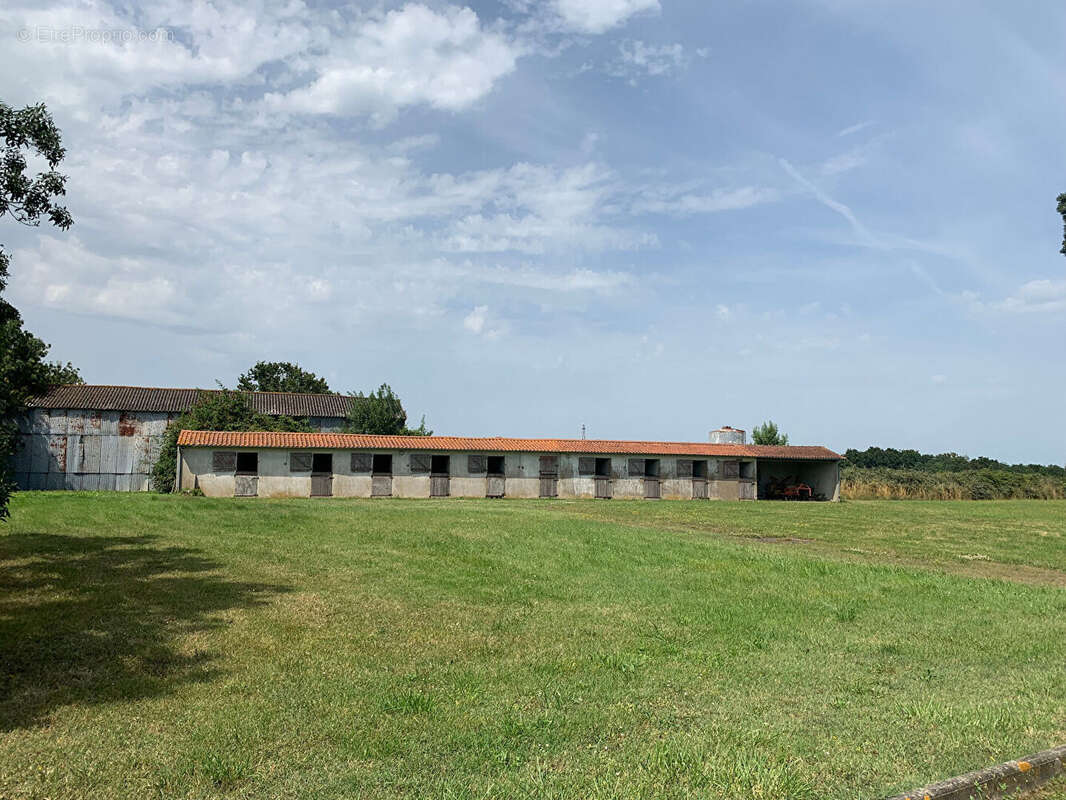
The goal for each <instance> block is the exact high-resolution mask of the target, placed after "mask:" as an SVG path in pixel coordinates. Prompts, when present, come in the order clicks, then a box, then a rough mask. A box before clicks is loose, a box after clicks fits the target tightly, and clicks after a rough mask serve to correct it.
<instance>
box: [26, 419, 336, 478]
mask: <svg viewBox="0 0 1066 800" xmlns="http://www.w3.org/2000/svg"><path fill="white" fill-rule="evenodd" d="M178 416H180V415H179V414H177V413H173V414H167V413H165V412H158V411H85V410H81V409H41V408H36V409H32V410H31V411H30V412H29V413H28V414H26V415H25V416H23V417H20V418H19V421H18V425H19V448H18V452H17V453H16V455H15V461H14V473H15V482H16V483H17V484H18V486H19V488H20V489H71V490H78V491H118V492H146V491H148V489H149V478H150V477H151V472H152V465H153V464H155V462H156V459H157V458H158V457H159V448H160V447H161V446H162V441H163V434H164V432H165V431H166V428H167V425H168V424H169V423H170V421H171V420H172V419H175V418H176V417H178ZM308 421H309V422H310V423H311V425H312V427H314V428H316V429H317V430H319V431H323V432H335V431H339V430H340V429H341V427H342V426H343V424H344V419H343V418H338V417H311V418H310V419H309V420H308Z"/></svg>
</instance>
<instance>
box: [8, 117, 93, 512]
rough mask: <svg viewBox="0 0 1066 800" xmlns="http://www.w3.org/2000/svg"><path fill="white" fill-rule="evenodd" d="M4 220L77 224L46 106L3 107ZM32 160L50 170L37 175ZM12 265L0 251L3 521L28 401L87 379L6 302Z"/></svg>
mask: <svg viewBox="0 0 1066 800" xmlns="http://www.w3.org/2000/svg"><path fill="white" fill-rule="evenodd" d="M0 138H2V139H3V143H2V145H0V149H2V153H0V217H5V216H7V217H11V218H12V219H13V220H15V221H16V222H18V223H20V224H22V225H28V226H31V227H36V226H37V225H40V223H41V221H42V220H47V221H49V222H51V223H52V224H53V225H55V226H57V227H59V228H61V229H63V230H66V229H67V228H69V227H70V226H71V224H72V222H73V220H72V219H71V217H70V213H69V212H68V211H67V209H66V208H65V207H63V206H61V205H59V204H58V202H57V200H58V198H59V197H61V196H62V195H64V194H66V188H65V186H64V184H65V182H66V178H65V177H64V176H63V175H60V174H59V173H58V172H56V167H57V166H59V162H60V161H62V160H63V156H64V155H65V154H66V151H65V150H64V149H63V145H62V139H61V137H60V134H59V129H58V128H57V127H56V125H55V123H54V122H53V121H52V117H51V115H50V114H49V113H48V111H47V110H46V109H45V107H44V106H43V105H36V106H27V107H26V108H23V109H19V110H15V109H12V108H11V107H10V106H9V105H7V104H6V103H4V102H0ZM27 154H28V155H29V156H30V157H31V158H32V159H34V160H35V161H43V162H44V163H45V164H47V169H45V170H43V171H41V172H38V173H37V174H36V175H31V174H30V173H29V172H28V168H29V165H28V164H27V161H26V157H27ZM9 266H10V259H9V257H8V255H7V253H6V252H4V250H3V248H2V247H0V519H3V518H5V517H7V516H8V502H9V500H10V497H11V492H13V491H14V489H15V486H14V482H13V481H12V480H11V458H12V456H14V454H15V447H16V446H17V444H18V437H17V435H16V428H15V419H16V417H18V415H19V414H22V413H23V412H25V411H26V401H27V400H29V399H30V398H31V397H33V396H34V395H38V394H41V393H43V392H45V391H47V389H48V388H49V387H50V386H53V385H55V384H56V383H59V382H69V381H70V379H71V378H72V377H76V379H77V380H78V381H79V382H80V380H81V376H80V375H78V374H77V370H76V369H74V368H73V366H72V365H70V364H69V363H68V364H67V365H65V366H64V365H61V364H48V363H46V362H45V360H44V358H45V356H46V355H47V354H48V345H47V344H45V343H44V342H42V341H41V340H40V339H38V338H37V337H36V336H34V335H33V334H32V333H30V332H29V331H27V330H26V329H25V328H23V326H22V317H21V315H20V314H19V312H18V310H17V309H16V308H15V307H14V306H12V305H11V304H10V303H8V302H7V301H6V300H5V299H4V298H3V292H4V290H5V289H6V288H7V279H8V267H9Z"/></svg>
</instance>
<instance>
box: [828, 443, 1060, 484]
mask: <svg viewBox="0 0 1066 800" xmlns="http://www.w3.org/2000/svg"><path fill="white" fill-rule="evenodd" d="M844 458H846V459H847V464H848V465H849V466H852V467H859V468H861V469H874V468H887V469H897V470H898V469H903V470H919V471H921V472H974V471H987V470H994V471H997V472H1019V473H1025V474H1030V475H1046V476H1048V477H1051V478H1066V468H1064V467H1060V466H1059V465H1058V464H1048V465H1044V464H1004V463H1003V462H1002V461H996V460H995V459H994V458H985V457H983V456H982V457H980V458H969V457H967V456H960V455H959V454H958V453H940V454H938V455H931V454H929V453H919V452H918V451H917V450H897V449H896V448H894V447H887V448H882V447H868V448H866V449H865V450H855V449H854V448H852V449H849V450H848V451H847V452H845V453H844Z"/></svg>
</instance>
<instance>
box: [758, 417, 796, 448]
mask: <svg viewBox="0 0 1066 800" xmlns="http://www.w3.org/2000/svg"><path fill="white" fill-rule="evenodd" d="M751 440H752V442H754V443H755V444H770V445H778V446H779V447H783V446H785V445H787V444H788V434H786V433H781V431H779V430H778V429H777V423H775V422H774V421H773V420H766V422H764V423H763V424H762V425H756V426H755V427H754V428H752V429H751Z"/></svg>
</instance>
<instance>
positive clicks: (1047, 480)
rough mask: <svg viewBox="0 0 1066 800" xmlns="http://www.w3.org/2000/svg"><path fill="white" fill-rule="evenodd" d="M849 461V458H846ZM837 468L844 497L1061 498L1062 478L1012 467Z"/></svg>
mask: <svg viewBox="0 0 1066 800" xmlns="http://www.w3.org/2000/svg"><path fill="white" fill-rule="evenodd" d="M849 462H850V459H849ZM849 462H845V463H844V465H843V467H842V468H841V470H840V496H841V497H843V498H844V499H845V500H1063V499H1066V477H1055V476H1053V475H1047V474H1040V473H1037V472H1027V471H1024V470H1015V469H981V468H968V469H965V470H940V471H933V470H929V469H914V468H911V469H890V468H888V467H856V466H854V465H852V464H851V463H849Z"/></svg>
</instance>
